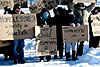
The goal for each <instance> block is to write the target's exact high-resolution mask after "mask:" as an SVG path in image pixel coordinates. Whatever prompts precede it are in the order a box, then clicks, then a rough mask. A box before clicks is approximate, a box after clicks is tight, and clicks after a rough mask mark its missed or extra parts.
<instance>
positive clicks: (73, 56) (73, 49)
mask: <svg viewBox="0 0 100 67" xmlns="http://www.w3.org/2000/svg"><path fill="white" fill-rule="evenodd" d="M71 45H72V60H77V58H76V51H75V46H76V43H72V44H71Z"/></svg>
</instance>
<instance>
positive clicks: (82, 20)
mask: <svg viewBox="0 0 100 67" xmlns="http://www.w3.org/2000/svg"><path fill="white" fill-rule="evenodd" d="M72 2H73V0H69V1H68V7H69V8H70V9H71V10H72V11H73V12H74V15H75V19H76V22H77V23H79V25H78V26H80V24H81V25H88V14H87V13H89V12H90V11H92V10H93V8H94V7H95V4H96V2H95V3H91V4H90V5H89V6H85V5H84V3H77V4H75V5H73V3H72ZM83 47H84V41H81V42H80V44H79V45H78V48H77V55H79V56H82V54H83Z"/></svg>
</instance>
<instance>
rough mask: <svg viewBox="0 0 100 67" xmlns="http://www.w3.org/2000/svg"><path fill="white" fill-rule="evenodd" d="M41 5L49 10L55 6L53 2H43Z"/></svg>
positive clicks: (50, 0)
mask: <svg viewBox="0 0 100 67" xmlns="http://www.w3.org/2000/svg"><path fill="white" fill-rule="evenodd" d="M43 3H44V4H45V7H46V8H48V9H49V10H50V9H52V8H55V7H56V6H57V3H56V1H55V0H43Z"/></svg>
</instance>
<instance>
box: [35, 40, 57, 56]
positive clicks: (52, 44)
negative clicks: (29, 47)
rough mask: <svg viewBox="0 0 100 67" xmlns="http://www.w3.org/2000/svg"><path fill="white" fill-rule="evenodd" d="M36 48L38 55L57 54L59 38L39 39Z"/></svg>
mask: <svg viewBox="0 0 100 67" xmlns="http://www.w3.org/2000/svg"><path fill="white" fill-rule="evenodd" d="M36 50H37V53H36V54H37V56H46V55H56V54H57V39H48V40H42V39H41V40H38V41H37V45H36Z"/></svg>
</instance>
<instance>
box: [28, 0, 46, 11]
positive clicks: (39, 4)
mask: <svg viewBox="0 0 100 67" xmlns="http://www.w3.org/2000/svg"><path fill="white" fill-rule="evenodd" d="M43 8H45V5H44V4H43V1H42V0H40V1H38V2H36V3H35V4H33V5H31V6H30V7H29V10H30V12H31V13H40V12H41V10H42V9H43Z"/></svg>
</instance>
